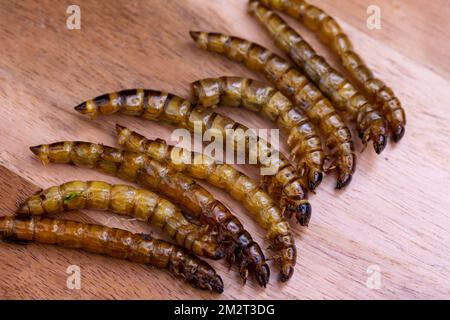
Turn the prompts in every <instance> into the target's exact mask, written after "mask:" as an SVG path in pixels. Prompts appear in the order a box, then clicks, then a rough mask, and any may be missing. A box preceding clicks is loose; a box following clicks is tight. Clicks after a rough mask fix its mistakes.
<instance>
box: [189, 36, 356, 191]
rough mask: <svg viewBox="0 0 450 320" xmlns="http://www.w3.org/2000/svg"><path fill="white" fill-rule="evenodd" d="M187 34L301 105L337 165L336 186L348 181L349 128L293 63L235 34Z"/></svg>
mask: <svg viewBox="0 0 450 320" xmlns="http://www.w3.org/2000/svg"><path fill="white" fill-rule="evenodd" d="M190 35H191V37H192V39H194V41H195V43H196V44H197V45H198V46H199V47H200V48H202V49H205V50H208V51H212V52H217V53H221V54H223V55H225V56H226V57H228V58H229V59H231V60H234V61H237V62H243V63H244V64H245V65H246V66H247V67H249V68H250V69H253V70H257V71H261V72H263V74H264V75H265V76H266V77H267V78H268V79H269V80H270V81H272V82H273V83H274V84H275V87H276V88H277V89H278V90H280V91H281V92H283V93H284V94H285V95H286V96H288V97H289V98H291V99H292V100H293V102H294V103H295V104H296V105H297V106H299V107H301V108H302V109H303V110H304V111H305V112H306V114H307V115H308V117H309V118H310V119H311V121H312V122H313V123H314V124H315V125H317V126H318V127H319V128H320V129H321V130H322V132H323V134H324V135H325V136H326V137H327V141H326V146H327V147H328V148H329V149H330V150H331V152H332V155H333V156H334V158H335V159H334V162H333V163H332V165H331V167H330V168H336V169H337V172H338V179H337V183H336V188H338V189H341V188H343V187H345V186H346V185H348V184H349V183H350V181H351V178H352V175H353V172H354V171H355V167H356V155H355V151H354V147H353V141H352V137H351V133H350V130H349V129H348V128H347V126H346V125H345V123H344V122H343V121H342V118H341V117H340V116H339V115H338V114H337V113H336V111H335V109H334V108H333V106H332V105H331V103H330V102H329V101H328V100H327V99H326V98H325V97H324V96H323V95H322V93H321V92H320V90H319V89H317V88H316V87H315V86H314V85H313V84H312V83H310V82H309V81H308V79H306V77H305V76H303V75H302V74H301V73H300V71H298V70H297V69H296V68H295V67H294V66H293V65H292V64H290V63H289V62H287V61H286V60H285V59H283V58H281V57H279V56H277V55H275V54H273V53H272V52H270V51H269V50H267V49H266V48H264V47H262V46H260V45H258V44H256V43H252V42H250V41H248V40H244V39H241V38H237V37H232V36H227V35H224V34H220V33H206V32H196V31H191V32H190Z"/></svg>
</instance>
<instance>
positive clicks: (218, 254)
mask: <svg viewBox="0 0 450 320" xmlns="http://www.w3.org/2000/svg"><path fill="white" fill-rule="evenodd" d="M79 209H92V210H109V211H112V212H114V213H117V214H121V215H125V216H129V217H134V218H136V219H137V220H139V221H144V222H148V223H150V224H152V225H154V226H156V227H158V228H160V229H162V230H163V231H164V232H166V233H167V234H168V235H169V236H170V237H171V238H173V239H175V240H176V241H177V243H178V244H179V245H180V246H182V247H185V248H186V249H188V250H191V251H193V252H194V253H195V254H197V255H200V256H204V257H208V258H211V259H221V258H223V256H224V253H223V251H222V248H221V247H220V246H219V245H217V239H215V238H214V237H213V236H212V235H211V232H208V229H207V228H205V227H203V228H201V227H198V226H197V225H195V224H192V223H190V222H189V221H187V220H186V218H185V217H184V216H183V214H182V212H181V211H180V209H179V208H178V207H176V206H175V205H174V204H172V203H171V202H169V201H168V200H166V199H164V198H161V197H160V196H158V195H157V194H155V193H153V192H151V191H148V190H145V189H139V188H135V187H132V186H129V185H125V184H109V183H106V182H103V181H70V182H66V183H63V184H61V185H58V186H52V187H50V188H47V189H45V190H42V191H39V192H37V193H35V194H34V195H32V196H31V197H30V198H28V199H27V200H26V201H25V202H23V203H22V204H21V205H20V207H19V209H18V210H17V214H18V215H22V216H29V215H33V216H35V215H49V214H50V215H52V214H57V213H61V212H64V211H68V210H79Z"/></svg>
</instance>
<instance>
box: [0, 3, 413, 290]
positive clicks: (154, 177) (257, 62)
mask: <svg viewBox="0 0 450 320" xmlns="http://www.w3.org/2000/svg"><path fill="white" fill-rule="evenodd" d="M248 8H249V12H250V14H251V15H252V16H254V17H255V18H256V19H257V21H258V22H259V23H260V24H261V26H262V27H263V28H264V29H265V30H266V31H267V33H268V34H269V35H270V36H271V38H272V39H273V41H274V42H275V43H276V45H277V46H278V47H279V48H280V49H281V50H282V52H284V53H286V54H287V56H289V58H290V60H291V61H288V60H286V59H284V58H282V57H280V56H278V55H276V54H274V53H272V52H271V51H269V50H268V49H266V48H264V47H262V46H260V45H259V44H256V43H253V42H251V41H249V40H246V39H242V38H238V37H234V36H232V35H225V34H221V33H217V32H200V31H191V32H190V35H191V37H192V39H193V40H194V42H195V43H196V44H197V46H198V47H200V48H201V49H205V50H208V51H211V52H216V53H219V54H221V55H224V56H225V57H227V58H228V59H230V60H233V61H236V62H242V63H243V64H245V65H246V66H247V67H248V68H249V69H252V70H256V71H259V72H261V73H262V74H263V75H264V76H265V77H266V78H267V80H268V82H269V83H270V85H268V84H265V83H262V82H259V81H256V80H252V79H247V78H242V77H237V76H220V77H217V78H207V79H201V80H198V81H195V82H193V83H192V84H191V92H192V94H191V97H190V100H188V99H184V98H182V97H179V96H176V95H174V94H171V93H167V92H163V91H157V90H150V89H129V90H123V91H120V92H113V93H107V94H103V95H101V96H98V97H96V98H93V99H90V100H87V101H85V102H83V103H81V104H79V105H78V106H76V107H75V110H76V111H77V112H79V113H81V114H83V115H87V116H89V117H90V118H91V119H94V118H96V117H97V116H104V115H110V114H113V113H121V114H125V115H132V116H137V117H140V118H144V119H147V120H156V121H158V122H163V123H168V124H170V125H172V126H174V127H179V128H185V129H188V130H191V131H193V130H194V128H195V127H196V124H198V123H200V124H201V125H200V127H201V128H202V130H203V132H205V131H206V130H209V129H213V130H215V131H214V132H216V133H220V134H221V135H223V137H224V138H226V137H227V135H229V131H228V129H243V130H244V131H245V130H247V129H248V128H247V127H245V125H243V124H241V123H238V122H236V121H234V120H233V119H231V118H229V117H227V116H224V115H222V114H219V113H217V112H216V111H215V109H216V108H217V107H218V106H228V107H236V108H244V109H247V110H250V111H252V112H254V113H256V114H259V115H260V116H262V117H264V118H266V119H269V120H271V121H273V122H275V123H276V124H277V126H278V127H279V128H280V129H281V130H282V131H284V132H285V133H286V134H287V136H288V139H287V145H288V147H289V150H290V154H289V156H285V155H283V154H282V153H278V154H279V157H278V161H277V163H276V167H275V168H276V169H275V172H274V174H272V175H261V181H255V180H254V179H252V178H250V177H249V176H247V175H245V174H244V173H242V172H240V171H239V170H237V169H236V168H234V167H233V166H231V165H229V164H226V163H223V162H220V161H216V160H215V159H214V158H212V157H209V156H207V155H206V154H202V153H197V152H191V151H190V150H188V149H184V148H181V147H177V146H172V145H170V144H168V143H167V142H166V141H164V140H162V139H155V140H150V139H148V138H146V137H144V136H143V135H141V134H140V133H138V132H135V131H133V130H131V129H129V128H127V127H124V126H121V125H119V124H117V125H116V128H115V129H116V134H117V141H118V144H120V145H122V146H123V149H119V148H115V147H110V146H105V145H103V144H96V143H91V142H83V141H60V142H53V143H50V144H42V145H38V146H33V147H31V148H30V149H31V151H32V152H33V153H34V154H35V155H36V156H37V158H38V159H40V160H41V161H42V163H43V164H49V163H64V164H71V165H74V166H77V167H82V168H86V169H93V170H96V171H99V172H101V173H104V174H107V175H111V176H115V177H118V178H120V179H122V180H124V181H125V182H127V183H134V184H136V185H137V186H131V185H128V184H109V183H106V182H102V181H70V182H66V183H63V184H61V185H55V186H52V187H49V188H47V189H45V190H40V191H38V192H37V193H35V194H33V195H32V196H31V197H30V198H28V199H27V200H25V201H24V202H23V203H22V204H20V206H19V209H18V210H17V212H16V214H15V215H13V216H5V217H2V218H0V237H1V238H3V239H4V240H8V241H12V242H16V243H20V244H23V243H27V242H37V243H44V244H55V245H60V246H63V247H67V248H77V249H83V250H85V251H88V252H92V253H97V254H104V255H108V256H111V257H115V258H120V259H127V260H130V261H133V262H138V263H144V264H148V265H151V266H155V267H158V268H163V269H167V270H168V272H170V273H172V274H173V275H174V276H176V277H178V278H181V279H184V281H186V282H188V283H189V284H190V285H192V286H193V287H197V288H200V289H205V290H210V291H213V292H217V293H221V292H223V290H224V284H223V281H222V279H221V277H220V276H219V275H218V274H217V273H216V271H215V270H214V269H213V267H211V266H210V265H209V264H208V263H207V262H206V261H204V260H203V259H202V258H207V259H215V260H218V259H224V260H225V262H226V263H227V264H228V265H229V266H233V265H234V266H237V270H238V271H239V275H240V277H241V278H242V279H243V282H244V283H245V281H246V280H247V278H248V276H249V274H253V277H254V279H255V280H256V281H257V283H258V284H259V285H260V286H262V287H266V285H267V283H268V282H269V277H270V269H269V266H268V264H267V261H268V260H272V261H274V264H276V265H277V266H278V268H279V279H280V281H283V282H285V281H287V280H289V279H290V278H291V277H292V275H293V273H294V270H295V265H296V260H297V249H296V245H295V240H294V237H293V235H292V233H291V229H290V220H295V221H297V222H298V223H299V224H300V225H301V226H304V227H306V226H308V223H309V221H310V218H311V212H312V210H311V205H310V203H309V201H308V192H315V190H316V189H317V187H318V186H319V184H320V183H321V181H322V179H323V176H324V174H329V173H330V172H333V171H335V172H336V188H337V189H342V188H344V187H346V186H347V185H348V184H349V183H350V181H351V180H352V176H353V174H354V172H355V169H356V153H355V148H354V145H353V138H352V134H351V131H350V130H349V128H348V127H347V124H346V122H344V120H343V119H344V117H345V119H346V120H347V119H349V121H351V122H354V125H355V127H356V130H357V134H358V137H359V139H361V142H362V145H363V147H365V146H366V145H367V144H368V143H369V142H370V141H371V142H372V144H373V147H374V149H375V152H376V153H377V154H380V153H381V152H382V151H383V149H384V148H385V146H386V144H387V142H388V140H389V139H388V138H389V137H391V138H392V140H393V141H395V142H398V141H399V140H400V139H401V138H402V137H403V135H404V133H405V124H406V119H405V112H404V110H403V109H402V107H401V104H400V101H399V99H398V98H397V97H396V96H395V94H394V92H393V91H392V89H391V88H389V87H388V86H387V85H386V84H385V83H384V82H383V81H381V80H380V79H378V78H376V77H375V76H374V74H373V73H372V71H371V70H369V68H368V67H367V65H366V64H365V62H364V61H363V60H362V58H361V57H360V56H359V55H358V54H357V53H356V52H355V51H354V49H353V46H352V43H351V42H350V39H349V38H348V36H347V35H346V34H345V33H344V32H343V31H342V28H341V27H340V26H339V24H338V23H337V22H336V20H335V19H333V18H332V17H331V16H329V15H328V14H327V13H325V12H324V11H323V10H322V9H320V8H318V7H316V6H313V5H311V4H309V3H307V2H306V1H303V0H251V1H249V4H248ZM275 11H280V12H282V13H284V14H287V15H289V16H291V17H294V18H296V19H298V20H299V21H300V22H301V23H303V24H304V25H305V26H306V27H307V28H308V29H310V30H311V31H312V32H314V33H315V34H316V35H317V36H318V37H319V39H320V40H321V41H323V42H324V43H325V44H326V45H327V46H328V47H329V48H330V49H331V50H332V51H333V52H334V53H335V54H336V55H337V56H338V57H339V60H340V63H341V64H342V66H343V67H344V69H345V70H346V71H347V72H348V74H349V75H350V76H351V78H348V77H347V76H345V75H343V74H342V73H340V72H338V71H337V70H335V69H334V68H333V67H332V66H331V65H330V64H329V63H328V62H327V61H326V60H325V59H324V58H323V57H322V56H320V55H318V54H317V52H316V51H315V50H314V49H313V48H312V46H311V45H310V44H308V42H306V40H305V39H304V38H303V37H302V36H301V35H300V34H299V33H298V32H297V31H295V30H294V29H293V28H292V27H291V26H289V24H288V23H287V22H286V21H285V20H283V19H282V18H281V17H280V16H279V15H278V13H276V12H275ZM197 127H198V126H197ZM235 139H237V138H236V137H235ZM256 140H257V141H256V147H259V146H263V145H264V146H266V148H267V146H268V148H271V146H270V144H269V143H268V142H267V141H265V140H264V139H263V138H260V137H258V138H257V139H256ZM235 142H236V143H234V144H232V145H233V147H234V148H237V146H238V142H239V141H237V140H236V141H235ZM244 145H245V148H247V149H248V150H247V151H248V152H249V153H253V154H254V155H255V157H256V165H257V166H259V167H260V168H268V167H270V166H272V165H273V163H271V162H270V161H268V158H267V157H264V156H262V153H261V152H257V151H255V150H253V149H252V147H251V146H250V144H249V143H247V144H245V143H244ZM253 148H255V145H253ZM234 151H236V150H234ZM186 159H187V160H188V161H182V160H186ZM196 180H204V181H206V182H208V183H209V184H211V185H213V186H215V187H218V188H221V189H223V190H225V191H226V192H227V193H228V194H230V195H231V196H232V197H233V198H234V199H236V200H237V201H239V202H240V203H242V204H243V206H244V207H245V209H246V211H248V212H249V213H250V214H251V216H253V217H254V218H255V219H256V221H257V222H258V224H259V225H260V226H261V227H262V228H264V229H265V230H266V231H267V236H266V238H267V241H268V242H269V243H270V246H269V250H270V251H271V255H270V259H266V258H265V255H264V253H263V250H262V249H261V247H260V245H259V244H258V243H256V242H255V241H254V240H253V238H252V236H251V235H250V233H249V232H248V231H247V230H246V229H245V227H244V225H243V224H242V223H241V222H240V221H239V219H238V218H237V217H236V216H235V215H234V214H233V212H231V211H230V210H229V209H228V208H227V206H226V205H225V204H223V203H222V202H220V201H219V200H217V199H215V198H214V196H213V195H212V194H211V193H210V192H209V191H208V190H207V189H206V188H205V187H203V186H202V185H200V184H199V183H198V182H196ZM78 209H87V210H104V211H109V212H111V213H114V214H117V215H122V216H127V217H132V218H134V219H136V220H138V221H145V222H147V223H149V224H151V225H154V226H156V227H157V228H159V229H161V230H162V231H164V232H165V233H166V234H167V235H168V236H169V237H170V238H171V239H172V240H173V243H170V242H167V241H163V240H159V239H155V238H152V237H151V236H150V235H148V234H134V233H131V232H129V231H125V230H121V229H116V228H109V227H106V226H101V225H94V224H86V223H80V222H76V221H70V220H63V219H55V218H53V217H52V216H54V215H55V214H60V213H63V212H67V211H70V210H78Z"/></svg>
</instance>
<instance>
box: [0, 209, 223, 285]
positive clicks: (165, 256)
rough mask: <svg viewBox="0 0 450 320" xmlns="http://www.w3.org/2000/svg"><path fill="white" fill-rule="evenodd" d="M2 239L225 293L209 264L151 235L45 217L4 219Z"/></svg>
mask: <svg viewBox="0 0 450 320" xmlns="http://www.w3.org/2000/svg"><path fill="white" fill-rule="evenodd" d="M0 238H1V239H5V240H11V241H17V242H21V243H22V242H31V241H33V242H37V243H44V244H56V245H60V246H63V247H66V248H75V249H82V250H84V251H87V252H92V253H98V254H105V255H108V256H111V257H115V258H120V259H127V260H130V261H134V262H139V263H145V264H148V265H152V266H155V267H158V268H163V269H167V270H169V272H171V273H172V274H174V275H175V276H177V277H181V278H183V279H185V280H186V281H187V282H188V283H190V284H191V285H192V286H194V287H198V288H201V289H208V290H211V291H215V292H219V293H221V292H223V282H222V279H221V278H220V276H219V275H217V274H216V271H215V270H214V269H213V268H212V267H211V266H210V265H209V264H207V263H206V262H205V261H202V260H201V259H199V258H197V257H196V256H194V255H192V254H190V253H188V252H187V251H185V250H184V249H182V248H180V247H177V246H175V245H173V244H170V243H168V242H165V241H162V240H158V239H152V238H151V237H150V236H149V235H142V234H133V233H131V232H129V231H125V230H120V229H115V228H108V227H104V226H99V225H94V224H86V223H81V222H75V221H69V220H59V219H50V218H41V217H27V218H23V217H22V218H19V217H1V218H0Z"/></svg>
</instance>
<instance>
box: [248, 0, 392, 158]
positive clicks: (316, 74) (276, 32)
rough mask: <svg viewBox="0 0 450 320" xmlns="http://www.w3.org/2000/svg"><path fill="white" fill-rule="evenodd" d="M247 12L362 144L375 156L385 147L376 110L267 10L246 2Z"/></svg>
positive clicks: (383, 129)
mask: <svg viewBox="0 0 450 320" xmlns="http://www.w3.org/2000/svg"><path fill="white" fill-rule="evenodd" d="M249 8H250V12H252V13H253V14H254V15H255V17H256V18H257V19H258V21H259V22H260V23H261V24H262V25H263V26H264V27H265V28H266V29H267V30H268V31H269V33H270V34H271V35H272V38H273V39H274V41H275V43H276V44H277V45H278V46H279V47H280V48H281V49H282V50H283V51H284V52H286V53H287V54H289V56H290V57H291V59H292V60H293V61H294V62H295V63H296V64H297V65H298V66H299V67H300V68H301V69H302V70H303V71H304V72H305V74H306V75H307V76H308V77H309V78H310V79H311V80H312V81H313V82H314V83H315V84H316V85H317V86H318V87H319V88H320V89H321V90H322V92H324V93H325V94H326V95H327V96H328V98H329V99H331V101H332V102H333V103H334V105H335V106H336V107H338V108H339V109H340V110H343V111H345V112H346V113H347V114H348V115H350V117H351V118H352V119H353V120H355V121H356V125H357V130H358V132H359V136H360V138H361V140H362V143H363V144H364V145H365V144H367V142H368V141H369V140H372V141H373V146H374V149H375V151H376V152H377V153H378V154H379V153H381V152H382V151H383V149H384V148H385V146H386V143H387V134H388V130H387V127H386V121H385V119H384V118H383V116H382V115H381V114H380V113H379V112H378V110H377V107H376V106H375V105H373V104H372V103H370V102H369V101H368V100H367V99H366V98H365V97H364V95H362V94H361V93H359V92H358V90H357V89H356V88H355V87H354V86H353V85H352V84H351V83H350V81H348V80H347V79H346V78H345V77H344V76H343V75H341V74H340V73H339V72H337V71H336V70H335V69H334V68H333V67H331V66H330V65H329V64H328V63H327V62H326V60H325V59H324V58H323V57H322V56H319V55H318V54H317V53H316V51H315V50H314V49H313V48H312V47H311V46H310V45H309V44H308V43H307V42H306V41H305V40H304V39H303V38H302V37H301V36H300V34H298V33H297V32H296V31H295V30H294V29H292V28H291V27H290V26H289V25H288V24H287V23H286V22H285V21H284V20H283V19H282V18H281V17H279V16H278V15H277V14H276V13H275V12H273V11H271V10H269V9H267V8H266V7H265V6H263V5H262V4H261V3H260V2H259V1H257V0H251V1H250V2H249Z"/></svg>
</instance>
